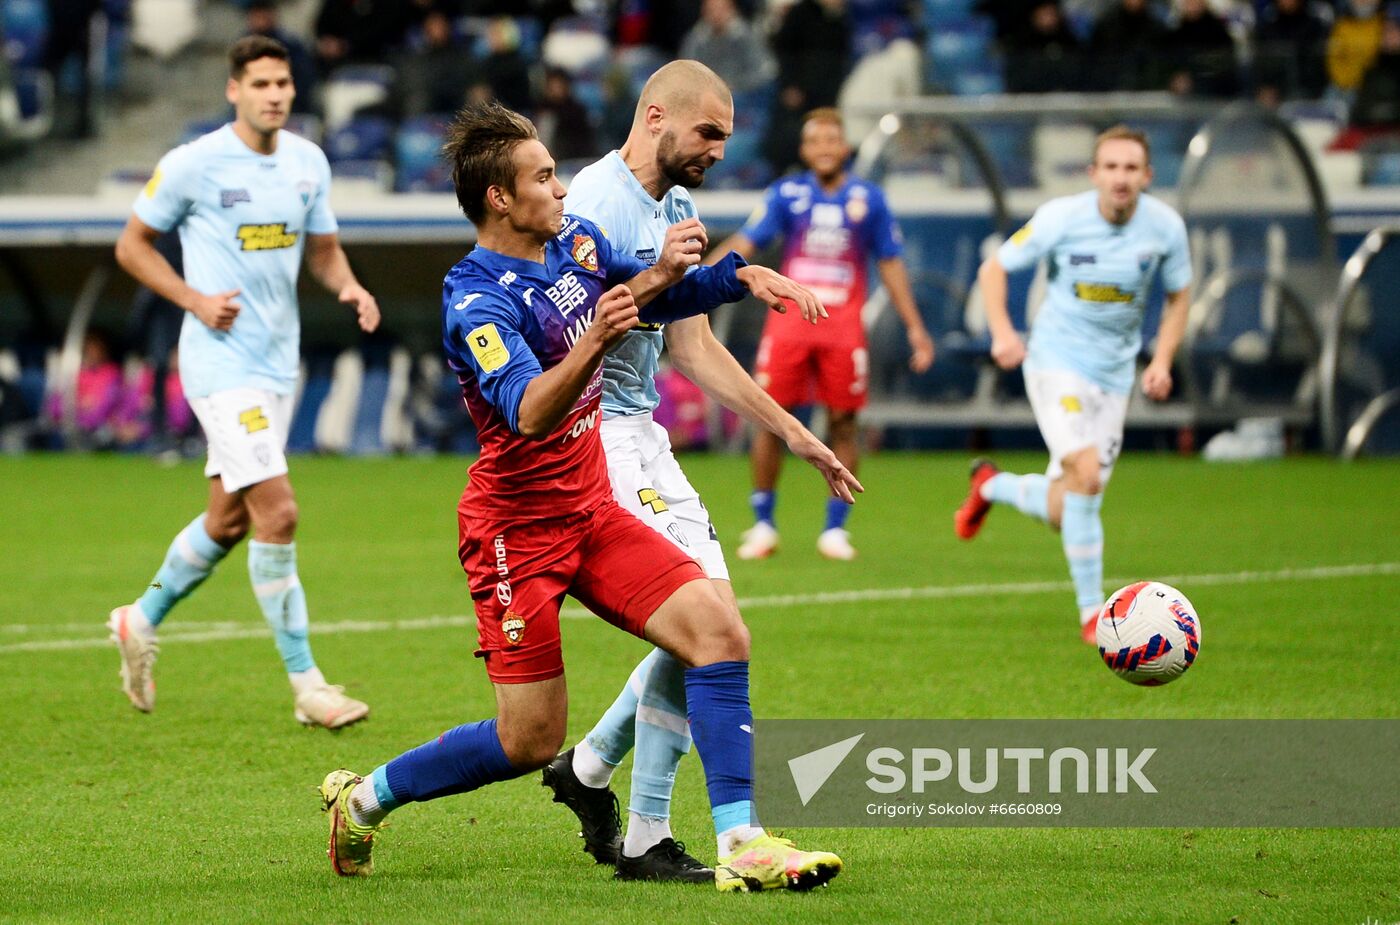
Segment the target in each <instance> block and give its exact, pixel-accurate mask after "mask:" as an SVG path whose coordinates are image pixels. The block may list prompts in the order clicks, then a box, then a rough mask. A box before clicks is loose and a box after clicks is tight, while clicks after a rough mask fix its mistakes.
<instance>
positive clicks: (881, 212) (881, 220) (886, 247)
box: [867, 186, 904, 260]
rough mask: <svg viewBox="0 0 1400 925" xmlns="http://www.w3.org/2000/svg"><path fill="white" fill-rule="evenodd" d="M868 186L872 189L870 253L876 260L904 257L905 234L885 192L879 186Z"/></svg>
mask: <svg viewBox="0 0 1400 925" xmlns="http://www.w3.org/2000/svg"><path fill="white" fill-rule="evenodd" d="M867 188H868V189H869V190H870V199H869V202H870V222H869V224H868V225H867V228H868V229H869V230H868V232H867V235H868V238H869V240H868V243H869V246H870V253H872V254H873V255H874V256H875V259H876V260H889V259H890V258H891V257H903V256H904V235H903V233H901V232H900V230H899V223H898V222H896V221H895V220H894V214H893V213H891V212H890V205H889V203H888V202H887V201H886V200H885V194H884V193H882V192H881V191H880V188H879V187H877V186H870V187H867Z"/></svg>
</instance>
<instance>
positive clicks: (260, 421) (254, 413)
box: [238, 405, 272, 434]
mask: <svg viewBox="0 0 1400 925" xmlns="http://www.w3.org/2000/svg"><path fill="white" fill-rule="evenodd" d="M238 423H240V424H242V425H243V429H244V430H245V431H247V432H248V433H250V434H255V433H257V432H258V431H260V430H267V429H268V428H269V427H271V426H272V425H271V424H269V423H268V420H267V415H265V414H263V410H262V406H261V405H257V406H254V407H252V408H249V409H247V410H245V411H240V412H238Z"/></svg>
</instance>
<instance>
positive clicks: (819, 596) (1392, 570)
mask: <svg viewBox="0 0 1400 925" xmlns="http://www.w3.org/2000/svg"><path fill="white" fill-rule="evenodd" d="M1376 575H1400V562H1368V563H1358V564H1354V565H1322V566H1316V567H1311V568H1285V569H1274V570H1271V571H1244V572H1218V573H1215V574H1204V575H1165V576H1163V577H1161V578H1159V579H1157V580H1158V581H1163V582H1166V583H1167V584H1172V585H1183V586H1185V587H1188V588H1189V587H1193V586H1200V585H1241V584H1252V583H1255V582H1264V581H1319V580H1325V579H1334V578H1367V577H1372V576H1376ZM1136 580H1138V579H1135V578H1110V579H1107V580H1106V582H1105V583H1106V584H1109V585H1114V586H1116V585H1122V584H1128V583H1129V582H1132V581H1136ZM1071 587H1072V586H1071V584H1070V583H1069V582H1068V581H1022V582H1000V583H981V584H965V585H928V586H925V587H920V588H857V589H853V590H850V591H820V592H816V593H811V594H772V595H767V596H762V597H741V598H739V606H740V608H741V609H744V610H755V609H762V608H788V607H806V606H809V605H815V604H850V603H862V602H870V601H902V600H930V599H936V598H952V597H1000V596H1006V595H1028V594H1048V593H1051V592H1056V591H1067V590H1070V589H1071ZM562 616H564V617H568V618H571V619H579V618H585V617H592V616H593V615H592V614H591V613H589V612H588V611H587V610H585V609H584V608H582V607H577V606H568V607H565V608H564V609H563V611H562ZM63 625H64V626H70V627H72V628H73V629H81V630H90V629H93V625H92V624H91V623H81V624H63ZM475 625H476V617H475V616H471V615H447V616H431V617H417V618H413V619H406V620H341V621H338V622H335V623H313V624H312V625H311V632H312V634H313V635H317V636H328V635H334V634H338V633H381V632H404V631H414V630H428V629H439V628H443V627H465V626H475ZM53 628H54V625H53V624H50V625H48V626H45V625H44V624H13V625H11V626H8V627H5V629H6V630H7V631H9V632H16V633H24V632H37V631H42V630H44V629H53ZM271 636H272V632H271V630H269V629H268V628H267V627H266V626H265V625H263V624H257V623H232V622H221V623H202V624H198V625H197V626H190V627H189V628H188V629H178V628H176V627H172V628H171V629H170V630H167V631H165V632H162V633H161V637H160V640H161V643H162V644H166V643H172V642H217V641H220V640H224V639H265V638H269V637H271ZM108 645H111V643H110V642H109V641H108V640H107V639H106V638H105V637H99V636H92V635H88V636H84V637H82V638H79V639H40V640H34V641H32V642H16V643H9V644H6V645H0V654H3V653H6V652H48V651H59V650H65V649H98V648H103V647H105V646H108Z"/></svg>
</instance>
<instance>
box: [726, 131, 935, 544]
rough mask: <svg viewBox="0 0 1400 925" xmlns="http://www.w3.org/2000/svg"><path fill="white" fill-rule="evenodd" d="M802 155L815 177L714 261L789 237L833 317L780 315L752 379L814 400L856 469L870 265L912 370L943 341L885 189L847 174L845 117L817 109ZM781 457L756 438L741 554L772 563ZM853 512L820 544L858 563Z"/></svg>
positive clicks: (834, 443) (768, 208)
mask: <svg viewBox="0 0 1400 925" xmlns="http://www.w3.org/2000/svg"><path fill="white" fill-rule="evenodd" d="M800 154H801V157H802V161H803V163H805V164H806V165H807V166H808V167H809V168H810V170H809V171H808V172H807V173H805V174H802V175H800V176H796V177H789V178H785V179H782V180H778V181H777V182H775V183H774V184H773V185H772V186H770V187H769V188H768V192H767V193H766V194H765V196H764V200H763V205H762V206H760V207H759V209H758V210H757V211H756V212H755V213H754V214H753V216H751V217H750V218H749V220H748V222H747V223H746V224H745V225H744V227H743V228H742V229H740V231H739V232H738V233H737V234H735V235H734V236H733V237H731V238H730V239H729V240H728V241H726V242H724V244H722V245H720V246H719V247H718V248H716V249H715V252H714V254H713V255H712V257H711V259H712V260H714V259H718V258H719V257H721V256H723V255H725V254H728V253H729V252H730V251H735V252H737V253H739V254H741V255H743V256H744V257H745V258H752V257H753V255H754V254H755V253H756V252H757V251H758V250H760V249H762V248H764V247H767V246H768V245H769V244H770V243H771V242H773V241H774V240H776V239H778V238H780V237H781V238H783V240H784V246H783V263H782V272H783V275H785V276H788V277H790V278H792V279H793V280H795V281H796V282H799V283H801V284H802V285H804V286H807V287H808V288H810V289H811V290H812V291H813V292H814V293H816V295H817V297H818V298H820V299H821V300H822V304H823V305H824V306H826V309H827V311H828V312H829V313H830V319H829V320H827V321H825V322H823V323H822V324H820V325H805V326H804V325H801V324H792V323H790V322H791V320H792V319H791V318H783V317H780V316H777V315H773V316H770V317H769V318H768V322H767V325H766V327H765V328H764V332H763V339H762V340H761V341H760V342H759V346H758V360H757V369H756V370H755V372H754V379H756V380H757V381H758V383H759V384H760V385H762V386H763V387H764V388H765V389H767V390H768V394H770V395H772V396H773V398H774V399H775V400H776V401H777V402H778V404H780V405H782V406H783V407H784V408H787V409H789V410H791V409H793V408H795V407H797V406H799V405H808V404H813V403H816V404H820V405H822V406H824V407H825V408H826V413H827V421H828V424H829V428H830V434H829V435H828V437H827V440H828V442H829V443H830V444H831V449H832V450H833V451H834V452H835V453H836V456H837V458H838V459H840V460H841V462H842V463H843V464H844V465H845V466H846V468H848V469H850V470H851V472H855V471H856V465H857V463H858V461H859V456H860V450H859V446H858V444H857V440H856V413H857V412H858V411H860V409H861V408H864V407H865V403H866V390H867V379H868V375H869V353H868V352H867V350H866V341H865V328H864V326H863V325H862V324H861V308H862V306H864V305H865V300H866V294H867V290H868V284H867V279H866V277H867V276H868V264H869V262H870V260H871V259H872V258H873V259H874V260H875V265H876V268H877V269H878V271H879V274H880V281H881V282H882V283H884V285H885V289H886V290H887V291H888V292H889V294H890V302H891V304H892V305H893V306H894V309H895V311H896V312H898V313H899V317H900V320H901V321H903V322H904V327H905V330H906V332H907V334H908V338H909V350H910V353H911V357H910V360H909V368H910V369H912V370H914V372H916V373H921V372H923V371H924V370H926V369H928V368H929V366H930V365H932V364H933V338H931V337H930V336H929V333H928V330H927V329H926V328H925V327H924V323H923V320H922V318H920V316H919V309H918V306H916V305H915V304H914V296H913V293H912V291H911V290H910V287H909V274H908V271H907V270H906V269H905V266H904V260H903V258H902V256H901V255H902V254H903V251H904V247H903V241H902V239H901V237H900V233H899V227H898V226H897V225H896V224H895V221H894V217H893V216H892V215H891V214H890V211H889V207H888V206H887V205H886V203H885V197H884V194H883V193H881V192H880V188H879V187H878V186H875V185H874V184H872V183H867V182H866V181H864V180H862V179H860V178H859V177H855V176H852V175H851V174H849V173H848V172H847V170H846V162H847V161H848V160H849V159H850V156H851V149H850V146H849V145H848V144H847V143H846V137H845V134H844V130H843V128H842V123H841V115H840V113H838V112H837V111H836V110H835V109H816V110H813V111H812V112H810V113H808V114H807V117H806V119H805V120H804V121H803V125H802V147H801V149H800ZM782 453H783V447H782V443H781V442H780V441H779V440H778V439H777V438H776V437H775V436H773V434H771V433H767V432H765V431H759V432H757V433H756V434H755V435H754V441H753V449H752V455H751V461H752V465H753V483H754V491H753V497H752V503H753V509H754V526H753V527H752V528H750V529H749V530H748V531H747V532H745V534H744V542H743V544H742V545H741V546H740V547H739V558H741V559H763V558H766V557H768V556H769V555H772V553H773V552H774V551H776V550H777V548H778V530H777V527H776V521H775V518H774V509H775V507H776V503H777V484H778V473H779V470H780V469H781V468H782V459H783V456H782ZM849 512H850V506H849V505H848V504H846V503H844V502H842V501H840V500H839V499H831V500H829V501H828V502H827V511H826V526H825V527H824V528H823V530H822V533H821V536H819V537H818V539H817V549H818V550H819V551H820V552H821V554H822V555H824V556H826V557H827V558H829V559H843V560H844V559H853V558H855V555H856V552H855V549H854V547H852V546H851V541H850V536H849V534H847V532H846V529H845V525H846V516H847V514H848V513H849Z"/></svg>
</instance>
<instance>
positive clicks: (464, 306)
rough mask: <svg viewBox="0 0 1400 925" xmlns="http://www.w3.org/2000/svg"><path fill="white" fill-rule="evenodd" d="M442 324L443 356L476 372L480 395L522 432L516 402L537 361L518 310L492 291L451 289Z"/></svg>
mask: <svg viewBox="0 0 1400 925" xmlns="http://www.w3.org/2000/svg"><path fill="white" fill-rule="evenodd" d="M447 298H448V307H447V312H446V318H445V320H444V323H443V341H444V345H445V347H446V349H447V357H448V359H449V360H450V361H451V363H452V366H453V367H455V368H456V369H459V370H471V371H472V372H474V373H476V381H477V384H478V386H479V387H480V389H481V395H482V397H483V398H485V399H486V401H487V402H489V403H490V404H491V406H492V407H493V408H495V409H496V410H497V411H499V412H500V413H501V416H502V417H503V418H505V420H506V424H507V425H508V426H509V427H510V429H511V430H512V431H515V432H516V433H519V432H520V429H519V422H520V400H521V399H522V398H524V397H525V387H526V386H528V385H529V384H530V380H532V379H534V378H535V377H536V376H538V375H540V373H541V372H542V370H541V368H540V361H539V358H538V357H536V356H535V354H534V352H533V351H532V350H531V349H530V347H529V345H528V344H527V343H526V342H525V336H524V333H523V332H522V330H521V326H522V324H523V319H522V317H521V314H520V311H519V309H518V308H517V307H516V306H514V305H512V304H510V303H509V302H508V301H507V300H506V299H505V298H503V297H502V296H499V295H497V294H495V293H489V292H486V293H483V292H481V291H480V290H478V289H474V288H467V289H454V290H453V291H452V292H451V293H449V294H448V296H447Z"/></svg>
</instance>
